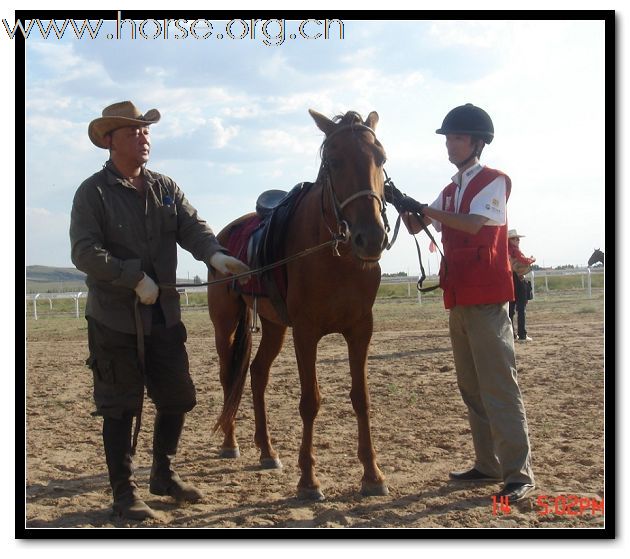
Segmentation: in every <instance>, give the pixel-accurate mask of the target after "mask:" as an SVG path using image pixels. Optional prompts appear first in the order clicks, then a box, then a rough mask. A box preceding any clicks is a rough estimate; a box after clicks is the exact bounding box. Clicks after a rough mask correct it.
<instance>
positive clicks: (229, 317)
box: [208, 285, 243, 458]
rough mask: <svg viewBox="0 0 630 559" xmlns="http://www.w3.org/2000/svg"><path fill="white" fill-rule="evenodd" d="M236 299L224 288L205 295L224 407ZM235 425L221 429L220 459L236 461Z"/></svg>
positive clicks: (237, 314) (236, 317)
mask: <svg viewBox="0 0 630 559" xmlns="http://www.w3.org/2000/svg"><path fill="white" fill-rule="evenodd" d="M242 304H243V303H242V302H241V301H240V300H239V298H238V296H236V294H234V293H233V292H230V291H229V290H228V289H227V286H223V285H221V286H218V287H212V288H211V289H209V291H208V307H209V309H210V318H211V320H212V323H213V324H214V340H215V344H216V349H217V353H218V355H219V375H220V380H221V386H222V387H223V399H224V405H225V403H226V401H227V397H228V395H229V393H230V386H231V384H230V383H231V379H230V365H231V363H232V355H233V352H234V338H235V334H236V329H237V326H238V322H239V318H240V313H241V310H242V309H241V305H242ZM235 423H236V422H235V421H232V422H230V424H229V425H227V426H223V427H222V429H223V444H222V445H221V452H220V453H219V456H220V457H221V458H238V457H239V456H240V451H239V448H238V443H237V441H236V434H235Z"/></svg>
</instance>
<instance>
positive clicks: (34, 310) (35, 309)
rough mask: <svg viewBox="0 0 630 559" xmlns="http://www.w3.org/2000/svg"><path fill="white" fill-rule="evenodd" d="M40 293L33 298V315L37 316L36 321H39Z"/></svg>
mask: <svg viewBox="0 0 630 559" xmlns="http://www.w3.org/2000/svg"><path fill="white" fill-rule="evenodd" d="M39 295H40V294H39V293H38V294H37V295H35V297H33V314H34V315H35V320H37V298H38V297H39Z"/></svg>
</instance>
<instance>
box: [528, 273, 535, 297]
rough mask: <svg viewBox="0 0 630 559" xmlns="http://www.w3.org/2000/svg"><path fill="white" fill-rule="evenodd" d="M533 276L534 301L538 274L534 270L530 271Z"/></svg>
mask: <svg viewBox="0 0 630 559" xmlns="http://www.w3.org/2000/svg"><path fill="white" fill-rule="evenodd" d="M529 273H530V274H531V275H532V299H535V298H536V272H534V270H530V272H529Z"/></svg>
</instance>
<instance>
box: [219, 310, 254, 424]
mask: <svg viewBox="0 0 630 559" xmlns="http://www.w3.org/2000/svg"><path fill="white" fill-rule="evenodd" d="M250 319H251V311H250V310H249V308H248V307H247V305H246V304H245V302H244V301H243V300H242V299H241V300H240V310H239V319H238V324H237V326H236V333H235V335H234V342H233V343H232V357H231V360H230V368H229V371H228V376H227V379H225V382H226V385H227V386H226V387H224V390H225V394H224V400H223V410H222V411H221V415H220V416H219V418H218V419H217V422H216V423H215V425H214V428H213V431H216V430H217V429H219V427H221V428H222V429H223V430H224V431H225V430H227V429H228V428H229V426H230V425H231V424H232V422H233V421H234V420H235V419H236V413H237V412H238V407H239V405H240V403H241V396H242V395H243V388H244V386H245V377H247V369H248V368H249V360H250V357H251V354H252V333H251V330H250V329H249V322H250Z"/></svg>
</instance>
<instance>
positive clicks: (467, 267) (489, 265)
mask: <svg viewBox="0 0 630 559" xmlns="http://www.w3.org/2000/svg"><path fill="white" fill-rule="evenodd" d="M499 176H503V177H505V182H506V201H507V199H508V198H509V197H510V191H511V189H512V183H511V181H510V178H509V177H508V176H507V175H506V174H505V173H503V172H501V171H498V170H496V169H490V168H489V167H484V168H483V169H482V170H481V171H480V172H479V173H478V174H477V175H476V176H475V177H474V178H473V179H472V180H471V181H470V183H469V184H468V186H467V187H466V190H465V191H464V195H463V197H462V200H461V202H460V206H459V212H458V213H460V214H467V213H469V212H470V202H471V201H472V199H473V198H474V197H475V196H476V195H477V194H478V193H479V192H480V191H481V190H482V189H483V188H484V187H486V186H487V185H488V184H490V183H491V182H492V181H493V180H494V179H495V178H497V177H499ZM456 189H457V185H456V184H455V183H451V184H449V185H448V186H447V187H446V188H445V189H444V190H443V192H442V209H443V210H444V211H451V212H454V211H455V191H456ZM447 206H448V207H447ZM442 245H443V246H444V259H445V260H446V266H445V263H444V260H443V261H442V264H441V266H440V287H441V288H442V289H443V290H444V306H445V307H446V308H447V309H451V308H453V307H454V306H455V305H484V304H489V303H505V302H506V301H512V300H514V285H513V283H512V271H511V269H510V261H509V257H508V240H507V224H505V225H502V226H500V227H497V226H493V225H484V226H483V227H482V228H481V229H480V230H479V231H478V233H477V234H476V235H471V234H470V233H465V232H464V231H458V230H457V229H453V228H451V227H447V226H446V225H442Z"/></svg>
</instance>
